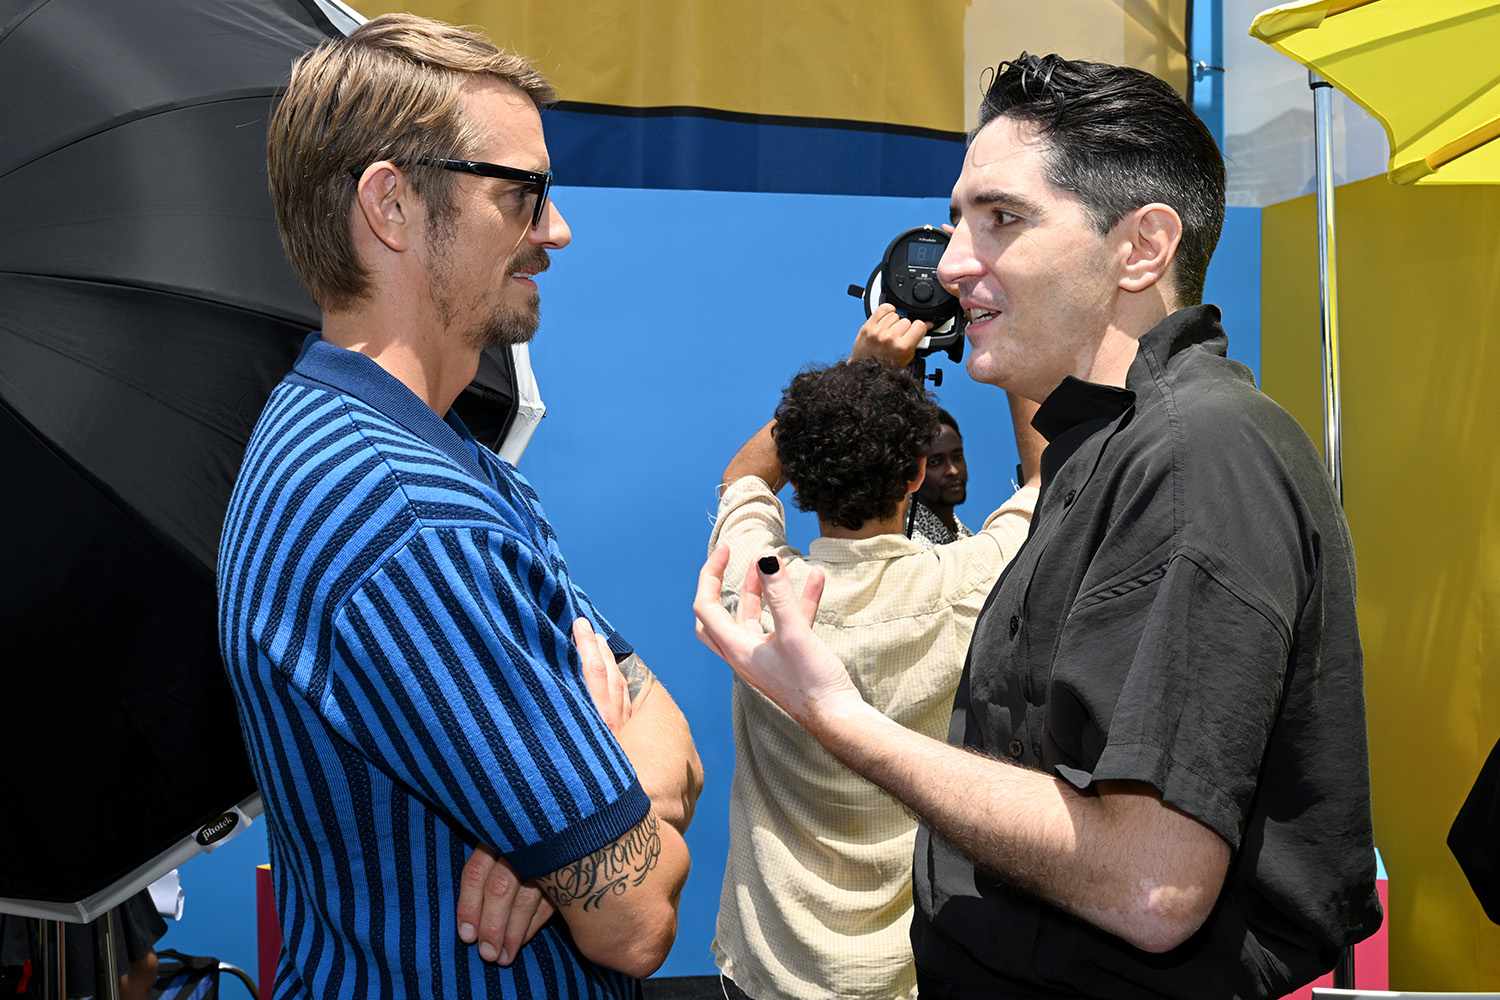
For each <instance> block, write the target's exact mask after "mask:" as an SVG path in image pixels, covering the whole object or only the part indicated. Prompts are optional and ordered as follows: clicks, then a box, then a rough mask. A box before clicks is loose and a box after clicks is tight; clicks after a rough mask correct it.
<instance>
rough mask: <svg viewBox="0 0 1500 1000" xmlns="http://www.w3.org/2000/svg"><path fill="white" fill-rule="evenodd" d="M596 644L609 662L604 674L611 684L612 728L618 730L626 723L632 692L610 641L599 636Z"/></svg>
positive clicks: (610, 709) (601, 655) (610, 707)
mask: <svg viewBox="0 0 1500 1000" xmlns="http://www.w3.org/2000/svg"><path fill="white" fill-rule="evenodd" d="M596 645H597V646H598V647H599V655H600V657H601V658H602V659H605V660H606V661H607V662H608V664H609V665H608V666H606V667H605V668H604V676H605V678H606V679H607V682H608V684H609V711H610V724H611V725H610V728H612V729H616V730H618V729H619V728H620V726H622V725H623V724H624V723H625V719H626V718H627V716H626V714H625V713H626V710H627V708H628V707H629V705H630V692H629V690H628V688H627V686H626V684H625V675H624V674H623V673H621V672H620V665H619V664H618V663H616V662H615V654H614V650H612V649H610V648H609V642H608V640H606V639H605V638H604V636H602V635H601V636H598V637H597V639H596Z"/></svg>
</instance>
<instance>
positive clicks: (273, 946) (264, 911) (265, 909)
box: [255, 865, 281, 997]
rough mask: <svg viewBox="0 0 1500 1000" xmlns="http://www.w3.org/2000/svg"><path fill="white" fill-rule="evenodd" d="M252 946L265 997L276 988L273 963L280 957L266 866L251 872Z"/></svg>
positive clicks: (278, 930) (278, 931) (273, 895)
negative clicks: (253, 905) (253, 906)
mask: <svg viewBox="0 0 1500 1000" xmlns="http://www.w3.org/2000/svg"><path fill="white" fill-rule="evenodd" d="M255 943H256V953H257V958H258V959H259V965H260V984H259V985H260V995H261V996H263V997H268V996H270V995H271V993H272V990H273V988H274V987H275V985H276V963H277V961H278V960H279V959H280V958H281V921H280V920H278V919H277V917H276V893H275V892H273V891H272V889H271V866H270V865H258V866H257V867H256V869H255Z"/></svg>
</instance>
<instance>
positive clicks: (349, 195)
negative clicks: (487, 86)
mask: <svg viewBox="0 0 1500 1000" xmlns="http://www.w3.org/2000/svg"><path fill="white" fill-rule="evenodd" d="M480 75H485V76H490V77H494V78H497V79H499V80H502V81H504V82H506V83H509V84H511V85H512V86H514V87H516V88H517V89H519V90H520V91H522V92H523V93H525V94H526V95H527V96H528V97H530V98H531V100H532V102H533V103H534V104H536V106H537V107H538V108H540V107H543V106H545V105H547V104H549V103H551V102H552V101H553V100H554V94H553V91H552V87H551V85H550V84H548V83H547V81H546V79H545V78H544V77H543V76H542V74H541V73H539V72H538V71H537V69H536V67H534V66H532V65H531V63H530V62H528V61H527V60H526V59H524V58H522V57H521V56H518V55H515V54H514V53H511V52H505V51H503V50H501V49H498V48H496V47H495V46H494V45H493V44H492V43H491V42H490V41H489V39H487V38H485V37H484V36H483V35H481V34H479V33H478V32H477V31H474V30H471V29H468V28H461V27H457V26H455V25H451V24H446V23H444V22H442V21H434V20H431V19H430V18H425V17H416V16H414V15H411V14H385V15H383V16H381V17H377V18H375V19H374V20H372V21H368V22H366V23H365V24H363V25H361V26H360V27H359V28H358V30H356V31H355V32H354V33H353V34H352V35H350V36H349V37H348V38H342V39H337V40H333V41H329V42H325V43H323V44H322V45H319V46H318V47H317V48H315V49H313V50H312V51H311V52H309V53H307V54H306V55H304V56H303V57H302V58H301V59H299V60H297V63H296V65H295V66H293V67H292V78H291V81H290V82H289V83H288V84H287V89H286V92H285V94H284V95H283V96H282V98H281V101H280V102H279V103H278V104H277V106H276V110H275V111H274V112H273V114H272V116H271V122H270V126H269V128H268V130H267V136H266V168H267V175H268V178H269V181H270V188H271V201H272V203H273V204H274V205H275V208H276V225H277V228H278V229H279V230H280V232H281V245H282V246H283V247H284V248H285V249H286V255H287V258H288V259H289V260H290V261H291V263H292V267H293V268H294V269H295V270H296V272H297V275H298V277H299V278H301V279H302V283H303V284H304V285H306V286H307V290H308V291H309V292H311V293H312V297H313V299H314V300H315V301H316V302H317V303H318V305H319V306H320V307H321V308H322V309H323V310H325V311H329V310H337V309H342V308H346V307H348V306H349V305H351V304H353V303H354V302H356V301H358V300H359V299H360V298H362V297H363V296H364V294H365V293H366V291H367V290H368V287H369V274H368V272H366V270H365V269H364V267H362V266H361V265H360V262H359V257H358V256H357V255H356V254H355V252H354V240H353V238H352V236H351V234H350V227H349V212H350V208H351V206H352V205H353V203H354V196H355V190H356V186H357V184H356V179H355V177H354V176H351V173H350V172H351V171H362V170H363V169H364V168H365V167H366V166H368V165H369V164H371V163H374V162H376V161H377V160H390V161H391V162H393V163H395V164H397V165H398V166H400V167H401V168H402V170H403V171H405V172H406V174H407V176H408V177H409V178H410V180H411V184H412V188H413V189H414V190H415V191H416V193H417V196H418V197H420V198H421V199H422V202H423V204H424V205H425V206H426V207H427V211H428V214H429V215H430V216H431V217H432V218H433V220H434V222H435V223H437V224H438V225H442V224H443V223H444V222H446V221H449V220H451V218H452V215H453V175H452V174H451V173H449V172H447V171H444V170H442V169H440V168H435V167H431V166H426V165H424V164H423V161H424V160H430V159H444V158H457V159H468V158H470V157H471V156H472V155H473V154H472V152H471V150H473V149H474V148H475V136H474V135H473V133H472V127H471V126H470V125H469V124H468V123H467V122H465V121H464V118H463V114H462V109H461V105H460V101H459V94H460V90H461V89H462V87H463V85H464V83H465V82H466V81H467V80H468V79H469V78H470V77H473V76H480Z"/></svg>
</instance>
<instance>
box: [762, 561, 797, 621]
mask: <svg viewBox="0 0 1500 1000" xmlns="http://www.w3.org/2000/svg"><path fill="white" fill-rule="evenodd" d="M755 565H756V568H757V569H758V570H759V571H760V581H761V591H762V594H763V598H764V602H765V606H766V607H768V608H770V609H771V620H772V621H773V622H774V623H775V627H776V631H777V632H778V633H780V634H782V635H789V634H790V633H791V631H792V630H794V629H796V628H799V627H800V628H801V629H802V630H804V631H806V629H807V618H806V617H805V616H804V615H803V614H802V605H801V601H800V600H799V598H798V595H797V593H796V592H795V591H794V590H793V589H792V581H791V578H790V575H789V574H787V573H785V572H783V571H782V567H781V560H780V559H778V558H776V556H774V555H765V556H761V557H760V559H759V560H758V561H757V562H756V564H755Z"/></svg>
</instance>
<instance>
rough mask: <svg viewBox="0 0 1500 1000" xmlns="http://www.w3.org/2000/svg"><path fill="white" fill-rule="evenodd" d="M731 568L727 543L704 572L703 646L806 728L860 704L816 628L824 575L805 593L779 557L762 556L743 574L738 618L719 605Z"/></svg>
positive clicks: (810, 581)
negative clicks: (767, 619) (766, 619)
mask: <svg viewBox="0 0 1500 1000" xmlns="http://www.w3.org/2000/svg"><path fill="white" fill-rule="evenodd" d="M728 563H729V547H728V546H725V545H721V546H719V547H718V548H717V549H715V550H714V552H713V554H712V555H711V556H709V557H708V562H706V563H704V565H703V569H702V570H701V571H700V572H699V574H698V593H697V596H696V597H695V599H694V600H693V614H694V615H695V616H696V617H697V619H698V625H697V633H698V638H699V639H700V640H702V642H703V643H704V645H706V646H708V648H709V649H711V650H713V651H714V653H715V654H717V655H718V657H719V658H720V659H722V660H723V661H724V662H725V663H728V664H729V665H730V667H732V668H733V669H734V672H735V673H736V674H738V675H739V677H740V679H741V680H743V681H744V682H745V683H747V684H749V685H750V686H751V687H754V688H755V689H756V690H758V691H760V692H761V693H762V694H764V695H765V696H766V697H767V698H770V699H771V700H772V701H773V702H775V703H776V704H777V705H779V706H780V707H781V709H782V710H783V711H785V712H786V713H787V714H788V715H790V716H791V717H792V718H794V719H796V720H797V721H798V722H799V723H802V724H803V725H806V724H807V723H808V722H809V721H810V720H812V719H813V718H814V717H815V716H816V714H817V713H819V712H824V711H829V710H833V709H837V708H838V707H840V706H846V705H850V704H854V703H862V699H861V698H860V695H859V691H858V690H857V689H856V688H855V687H854V683H853V682H852V681H851V680H850V679H849V671H848V670H847V669H845V667H844V664H843V663H842V662H841V661H840V660H839V658H838V657H837V656H834V655H833V653H832V652H830V651H829V649H828V647H827V646H825V645H824V644H823V641H822V640H821V639H819V638H818V637H817V636H815V635H814V634H813V631H812V622H813V618H814V616H816V615H817V612H818V602H819V601H820V600H821V599H822V597H823V574H822V573H821V572H820V571H818V570H813V571H812V573H811V574H810V575H809V576H808V578H807V583H806V584H805V585H804V586H803V588H802V593H801V594H800V595H799V594H797V593H795V586H794V585H793V583H792V581H791V580H790V579H788V577H787V574H786V573H784V572H782V571H781V565H780V562H779V560H777V558H776V557H775V556H774V555H767V556H763V557H762V558H761V559H760V560H759V561H758V562H757V563H756V564H754V565H752V566H751V567H750V569H749V571H748V572H747V573H746V574H745V584H744V587H743V588H742V589H741V591H740V602H739V614H738V616H733V615H730V613H729V612H728V611H726V610H725V609H724V605H723V604H722V603H721V601H720V594H721V593H722V592H723V587H724V567H725V566H726V565H728ZM763 606H764V607H765V608H768V609H769V610H770V612H771V620H772V623H773V628H772V629H771V630H770V631H767V630H766V629H765V628H764V627H763V626H762V624H761V609H762V607H763Z"/></svg>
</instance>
